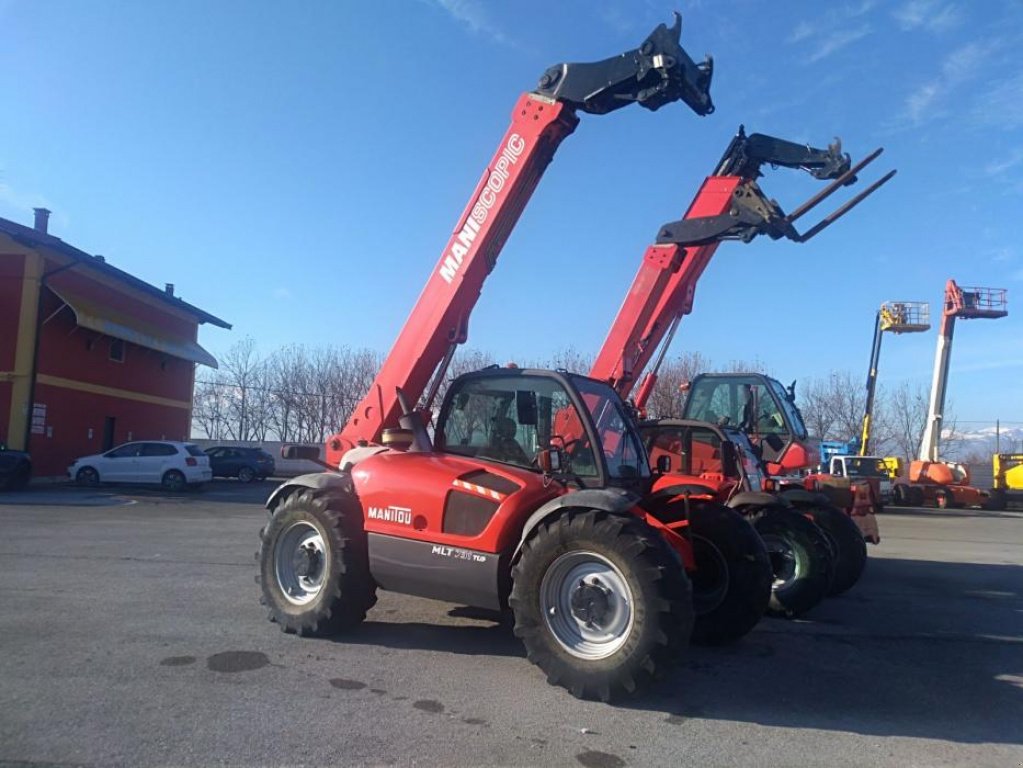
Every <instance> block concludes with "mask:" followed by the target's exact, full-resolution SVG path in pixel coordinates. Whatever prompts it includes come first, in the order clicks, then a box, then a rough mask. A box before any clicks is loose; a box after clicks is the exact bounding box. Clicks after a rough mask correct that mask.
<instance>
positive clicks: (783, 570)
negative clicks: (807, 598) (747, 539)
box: [761, 533, 807, 590]
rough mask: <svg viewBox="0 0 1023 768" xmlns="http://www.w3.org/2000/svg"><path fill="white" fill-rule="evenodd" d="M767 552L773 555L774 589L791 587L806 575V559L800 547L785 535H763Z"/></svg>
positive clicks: (772, 586) (772, 587)
mask: <svg viewBox="0 0 1023 768" xmlns="http://www.w3.org/2000/svg"><path fill="white" fill-rule="evenodd" d="M761 538H762V539H763V541H764V546H765V547H767V554H768V555H770V557H771V571H772V573H773V574H774V583H773V584H772V585H771V589H772V590H778V589H785V588H786V587H791V586H792V585H793V584H795V583H796V582H797V581H799V580H800V579H801V578H803V576H805V575H806V565H807V564H806V559H805V558H804V557H803V555H802V552H800V550H799V548H798V547H794V546H792V543H791V542H790V541H789V540H788V539H787V538H785V537H784V536H778V535H776V534H770V533H769V534H766V535H761Z"/></svg>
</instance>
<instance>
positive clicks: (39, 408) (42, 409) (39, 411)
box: [32, 403, 46, 435]
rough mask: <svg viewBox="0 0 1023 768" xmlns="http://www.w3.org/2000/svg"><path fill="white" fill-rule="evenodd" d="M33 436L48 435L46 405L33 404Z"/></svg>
mask: <svg viewBox="0 0 1023 768" xmlns="http://www.w3.org/2000/svg"><path fill="white" fill-rule="evenodd" d="M32 434H33V435H45V434H46V403H33V404H32Z"/></svg>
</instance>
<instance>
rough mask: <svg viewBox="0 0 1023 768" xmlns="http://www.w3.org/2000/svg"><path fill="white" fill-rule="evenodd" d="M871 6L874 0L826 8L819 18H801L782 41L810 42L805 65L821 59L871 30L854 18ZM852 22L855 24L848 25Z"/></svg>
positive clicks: (867, 10)
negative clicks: (809, 50)
mask: <svg viewBox="0 0 1023 768" xmlns="http://www.w3.org/2000/svg"><path fill="white" fill-rule="evenodd" d="M875 5H876V3H875V2H874V0H863V1H862V2H859V3H854V4H845V5H841V6H834V7H832V8H829V9H828V11H827V13H825V14H824V15H823V16H821V17H819V18H815V19H802V20H801V21H800V22H799V23H798V24H797V25H796V26H795V28H794V29H793V30H792V32H791V34H790V35H789V36H788V38H786V42H787V43H789V44H790V45H793V44H801V43H802V44H810V45H812V48H813V50H812V51H811V52H810V55H809V57H808V58H807V63H808V64H812V63H814V62H817V61H820V60H821V59H825V58H827V57H828V56H830V55H832V54H833V53H836V52H837V51H840V50H842V49H843V48H845V47H847V46H848V45H850V44H852V43H854V42H856V41H857V40H860V39H862V38H864V37H866V36H867V35H869V34H870V33H871V31H872V30H871V27H870V24H868V23H867V22H866V21H857V20H859V19H861V17H863V16H865V15H866V14H868V13H869V12H870V11H871V10H873V8H874V6H875ZM854 22H856V23H855V25H854V26H851V25H853V23H854Z"/></svg>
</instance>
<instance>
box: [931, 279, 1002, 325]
mask: <svg viewBox="0 0 1023 768" xmlns="http://www.w3.org/2000/svg"><path fill="white" fill-rule="evenodd" d="M1007 307H1008V305H1007V303H1006V300H1005V289H1004V288H975V287H974V288H962V287H960V286H958V285H956V281H955V280H949V281H948V283H947V284H946V285H945V310H944V313H945V315H946V316H949V317H961V318H963V319H964V320H970V319H973V318H977V317H987V318H992V319H994V318H999V317H1005V316H1006V315H1007V314H1009V310H1008V308H1007Z"/></svg>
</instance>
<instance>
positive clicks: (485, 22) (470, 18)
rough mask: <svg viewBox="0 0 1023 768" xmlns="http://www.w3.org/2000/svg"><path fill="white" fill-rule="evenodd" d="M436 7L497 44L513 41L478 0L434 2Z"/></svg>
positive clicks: (441, 0) (438, 0)
mask: <svg viewBox="0 0 1023 768" xmlns="http://www.w3.org/2000/svg"><path fill="white" fill-rule="evenodd" d="M433 3H434V5H436V6H437V7H438V8H440V9H441V10H443V11H444V12H445V13H447V14H448V15H449V16H450V17H451V18H453V19H454V20H455V21H457V22H458V23H459V24H461V25H462V26H464V27H468V29H469V31H470V32H472V33H474V34H479V35H486V36H487V37H489V38H490V39H491V40H493V41H494V42H496V43H501V44H502V45H511V44H512V43H511V40H510V39H509V38H508V36H507V35H505V34H504V32H502V31H501V30H500V29H499V28H498V27H497V25H496V24H495V23H494V21H493V20H492V19H491V18H490V14H489V13H488V12H487V9H486V8H485V7H484V6H483V5H482V3H480V2H479V1H478V0H433Z"/></svg>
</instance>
